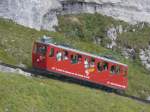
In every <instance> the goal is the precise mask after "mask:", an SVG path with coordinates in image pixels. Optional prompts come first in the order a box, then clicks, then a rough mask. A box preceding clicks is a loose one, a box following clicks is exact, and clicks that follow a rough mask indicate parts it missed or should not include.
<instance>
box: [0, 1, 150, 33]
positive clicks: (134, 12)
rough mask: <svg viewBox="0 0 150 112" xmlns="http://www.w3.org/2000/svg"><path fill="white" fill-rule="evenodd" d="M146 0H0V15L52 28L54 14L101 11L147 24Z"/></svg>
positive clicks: (32, 25)
mask: <svg viewBox="0 0 150 112" xmlns="http://www.w3.org/2000/svg"><path fill="white" fill-rule="evenodd" d="M149 6H150V1H149V0H0V17H3V18H9V19H12V20H14V21H16V22H17V23H19V24H22V25H24V26H28V27H31V28H36V29H47V30H52V31H53V30H54V26H56V25H57V24H58V22H57V17H56V13H57V11H60V10H61V9H62V10H61V14H76V13H95V12H97V13H101V14H103V15H107V16H111V17H113V18H116V19H120V20H124V21H126V22H129V23H132V24H134V23H137V22H148V23H150V7H149Z"/></svg>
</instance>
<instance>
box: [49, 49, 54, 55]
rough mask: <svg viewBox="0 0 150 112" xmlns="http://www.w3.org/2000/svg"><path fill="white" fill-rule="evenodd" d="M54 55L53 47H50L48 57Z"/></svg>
mask: <svg viewBox="0 0 150 112" xmlns="http://www.w3.org/2000/svg"><path fill="white" fill-rule="evenodd" d="M53 56H54V48H51V49H50V53H49V57H53Z"/></svg>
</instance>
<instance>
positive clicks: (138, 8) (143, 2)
mask: <svg viewBox="0 0 150 112" xmlns="http://www.w3.org/2000/svg"><path fill="white" fill-rule="evenodd" d="M60 1H63V2H62V4H63V9H64V10H63V14H68V13H73V14H74V13H83V12H87V13H95V12H97V13H101V14H103V15H107V16H111V17H113V18H115V19H120V20H123V21H126V22H129V23H131V24H136V23H138V22H148V23H150V7H149V6H150V0H77V1H80V2H73V3H71V2H70V3H66V2H64V1H66V0H60Z"/></svg>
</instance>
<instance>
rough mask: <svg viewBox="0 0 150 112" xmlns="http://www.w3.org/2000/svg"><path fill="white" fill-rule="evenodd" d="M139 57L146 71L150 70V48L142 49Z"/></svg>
mask: <svg viewBox="0 0 150 112" xmlns="http://www.w3.org/2000/svg"><path fill="white" fill-rule="evenodd" d="M139 57H140V59H141V62H142V64H143V65H144V66H145V67H146V69H148V70H150V46H149V47H148V48H147V49H141V50H140V54H139Z"/></svg>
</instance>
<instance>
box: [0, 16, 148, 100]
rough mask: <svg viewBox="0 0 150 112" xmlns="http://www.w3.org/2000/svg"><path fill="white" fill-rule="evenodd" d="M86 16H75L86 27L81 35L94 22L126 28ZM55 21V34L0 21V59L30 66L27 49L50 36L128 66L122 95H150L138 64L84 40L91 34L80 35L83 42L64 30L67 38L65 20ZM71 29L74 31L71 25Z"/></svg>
mask: <svg viewBox="0 0 150 112" xmlns="http://www.w3.org/2000/svg"><path fill="white" fill-rule="evenodd" d="M86 16H87V20H86ZM86 16H85V15H83V17H82V16H81V15H80V16H79V18H80V19H81V20H82V22H85V23H84V24H83V26H84V27H86V28H84V27H83V28H84V32H89V30H88V29H92V27H94V25H96V23H97V24H98V26H99V25H100V24H102V26H103V24H104V23H105V25H106V26H107V25H108V23H109V24H122V25H126V24H125V23H122V22H117V21H115V20H112V19H111V18H107V17H104V16H101V15H96V17H93V15H86ZM97 16H98V17H97ZM59 19H60V21H62V22H61V24H60V27H59V28H58V29H57V30H58V32H47V31H36V30H33V29H30V28H25V27H23V26H20V25H17V24H15V23H13V22H11V21H9V20H3V19H0V60H1V61H4V62H7V63H10V64H16V65H18V64H20V63H23V64H26V65H27V66H28V67H31V50H32V44H33V41H34V40H37V39H39V38H40V37H41V36H43V35H48V36H53V37H56V38H55V39H56V41H57V42H65V43H69V44H70V45H72V46H74V47H76V48H77V49H80V50H83V51H86V52H93V53H96V54H112V55H113V56H115V57H117V59H118V60H119V61H121V62H123V63H126V64H128V65H129V74H128V78H129V88H128V90H127V91H126V93H128V94H130V95H134V96H139V97H142V98H146V97H148V96H150V81H149V80H150V75H149V72H148V71H147V70H145V69H144V68H143V67H142V66H141V65H140V64H139V63H138V62H133V61H131V60H127V59H124V57H123V56H121V55H120V54H121V53H120V52H119V51H116V52H114V51H111V50H108V49H105V48H104V47H102V46H100V45H95V44H93V43H92V42H91V39H89V38H87V39H86V37H88V35H89V34H90V35H91V33H89V34H88V33H84V35H85V34H86V35H87V36H84V38H85V39H84V38H82V36H81V37H79V38H78V37H76V36H77V35H76V34H75V35H72V34H74V32H72V33H71V35H70V31H68V32H69V35H70V36H69V35H68V33H67V31H66V30H69V28H66V27H67V26H64V25H65V23H66V24H67V21H66V20H64V17H62V18H61V17H59ZM72 20H73V21H75V22H80V21H79V20H78V19H76V18H74V19H72ZM84 20H86V21H84ZM90 20H91V21H90ZM65 21H66V22H65ZM94 21H96V23H94ZM101 21H103V22H101ZM98 22H100V23H98ZM92 23H93V24H92ZM92 25H93V26H92ZM68 26H69V25H68ZM98 26H97V27H98ZM72 27H73V28H74V26H72ZM90 27H91V28H90ZM63 28H64V29H63ZM65 28H66V29H65ZM79 28H80V27H79ZM95 28H96V27H95ZM101 28H102V27H101ZM71 29H72V28H71ZM75 29H76V28H75ZM72 31H77V34H78V31H79V30H73V29H72ZM93 31H94V30H93ZM99 31H100V32H101V33H100V35H101V34H103V35H104V36H105V33H104V30H102V29H97V32H99ZM79 34H80V33H79ZM71 36H72V37H71ZM89 37H90V36H89ZM104 41H105V40H104Z"/></svg>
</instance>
